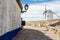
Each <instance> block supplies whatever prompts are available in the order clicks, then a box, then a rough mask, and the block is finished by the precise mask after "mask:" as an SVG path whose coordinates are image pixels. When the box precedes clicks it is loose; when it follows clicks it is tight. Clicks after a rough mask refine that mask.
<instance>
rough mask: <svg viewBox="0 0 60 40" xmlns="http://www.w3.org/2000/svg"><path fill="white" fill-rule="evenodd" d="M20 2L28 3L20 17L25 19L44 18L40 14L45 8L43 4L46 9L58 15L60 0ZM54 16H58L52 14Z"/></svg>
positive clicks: (26, 0)
mask: <svg viewBox="0 0 60 40" xmlns="http://www.w3.org/2000/svg"><path fill="white" fill-rule="evenodd" d="M21 2H22V4H24V5H25V4H29V9H28V11H27V12H26V13H23V14H22V18H23V20H25V21H39V20H45V18H44V16H43V15H42V14H43V12H44V10H45V5H46V8H47V10H48V9H50V10H52V11H53V12H54V13H56V14H57V15H58V16H60V0H21ZM24 5H23V6H24ZM54 18H58V17H57V16H55V15H54Z"/></svg>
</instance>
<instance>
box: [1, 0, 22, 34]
mask: <svg viewBox="0 0 60 40" xmlns="http://www.w3.org/2000/svg"><path fill="white" fill-rule="evenodd" d="M18 27H21V10H20V8H19V6H18V4H17V2H16V0H0V35H2V34H4V33H6V32H8V31H11V30H14V29H16V28H18Z"/></svg>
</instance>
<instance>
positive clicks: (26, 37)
mask: <svg viewBox="0 0 60 40" xmlns="http://www.w3.org/2000/svg"><path fill="white" fill-rule="evenodd" d="M13 40H52V39H51V38H50V37H48V36H46V35H44V33H42V32H41V31H38V30H33V29H23V30H22V31H21V32H19V33H18V34H17V35H16V37H14V38H13Z"/></svg>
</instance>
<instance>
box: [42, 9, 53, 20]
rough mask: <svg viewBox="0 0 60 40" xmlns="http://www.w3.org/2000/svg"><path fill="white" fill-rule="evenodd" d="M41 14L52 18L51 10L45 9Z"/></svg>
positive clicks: (48, 18) (46, 17)
mask: <svg viewBox="0 0 60 40" xmlns="http://www.w3.org/2000/svg"><path fill="white" fill-rule="evenodd" d="M43 15H44V16H45V19H47V20H50V19H53V12H52V11H51V10H45V11H44V13H43Z"/></svg>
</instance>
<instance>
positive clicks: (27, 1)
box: [21, 0, 53, 4]
mask: <svg viewBox="0 0 60 40" xmlns="http://www.w3.org/2000/svg"><path fill="white" fill-rule="evenodd" d="M51 1H53V0H22V1H21V2H22V3H23V4H35V3H43V2H51Z"/></svg>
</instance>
